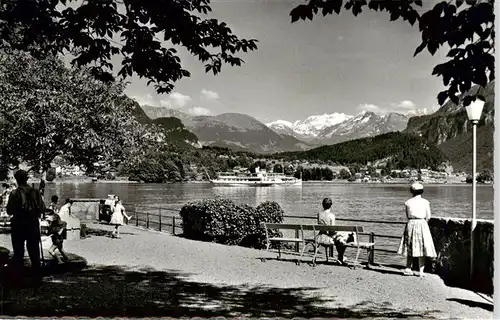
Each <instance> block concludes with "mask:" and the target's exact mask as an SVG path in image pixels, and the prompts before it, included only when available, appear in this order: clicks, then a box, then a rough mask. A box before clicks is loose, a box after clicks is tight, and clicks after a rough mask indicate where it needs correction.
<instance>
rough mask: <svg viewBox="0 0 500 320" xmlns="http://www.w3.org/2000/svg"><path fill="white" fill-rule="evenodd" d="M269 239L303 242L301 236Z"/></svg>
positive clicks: (271, 239) (270, 239)
mask: <svg viewBox="0 0 500 320" xmlns="http://www.w3.org/2000/svg"><path fill="white" fill-rule="evenodd" d="M269 241H293V242H303V240H302V239H299V238H269Z"/></svg>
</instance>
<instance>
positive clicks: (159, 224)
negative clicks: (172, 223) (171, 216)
mask: <svg viewBox="0 0 500 320" xmlns="http://www.w3.org/2000/svg"><path fill="white" fill-rule="evenodd" d="M158 231H161V208H158Z"/></svg>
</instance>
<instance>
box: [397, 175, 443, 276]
mask: <svg viewBox="0 0 500 320" xmlns="http://www.w3.org/2000/svg"><path fill="white" fill-rule="evenodd" d="M410 192H411V194H412V195H413V197H412V198H411V199H409V200H407V201H406V202H405V211H406V217H407V218H408V223H407V224H406V228H405V231H404V233H403V237H402V238H401V243H400V245H399V250H398V253H399V254H402V255H405V256H406V257H407V258H406V269H405V270H404V271H403V274H404V275H413V272H412V271H411V268H412V264H413V258H418V268H419V276H420V277H422V276H423V275H424V267H425V258H426V257H429V258H434V257H436V256H437V255H436V249H435V248H434V242H433V240H432V235H431V231H430V229H429V225H428V224H427V221H428V220H429V219H430V217H431V207H430V204H429V201H428V200H426V199H424V198H422V194H423V193H424V186H423V185H422V184H420V183H418V182H416V183H414V184H412V186H411V188H410Z"/></svg>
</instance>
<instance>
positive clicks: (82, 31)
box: [0, 0, 257, 93]
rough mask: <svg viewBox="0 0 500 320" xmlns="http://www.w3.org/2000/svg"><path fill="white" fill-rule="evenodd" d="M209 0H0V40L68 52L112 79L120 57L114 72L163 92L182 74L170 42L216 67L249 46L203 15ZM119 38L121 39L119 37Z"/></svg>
mask: <svg viewBox="0 0 500 320" xmlns="http://www.w3.org/2000/svg"><path fill="white" fill-rule="evenodd" d="M209 3H210V2H209V0H195V1H191V0H182V1H172V0H141V1H136V0H123V1H117V0H78V1H77V0H36V1H35V0H33V1H19V0H4V1H2V5H1V6H0V39H2V40H1V42H0V45H1V46H2V47H11V48H15V49H20V50H23V51H29V52H30V53H32V54H33V55H35V56H36V57H45V56H47V55H50V54H58V53H67V52H70V53H72V54H73V55H74V56H75V58H74V59H73V61H72V63H73V65H75V66H88V65H91V66H90V70H91V72H92V74H93V75H94V76H96V77H97V78H98V79H100V80H104V81H112V80H113V79H114V74H113V65H112V63H111V58H112V57H113V56H115V55H117V56H121V58H122V62H121V64H122V66H121V69H120V70H119V72H118V75H119V76H121V77H122V78H126V77H129V76H132V75H133V74H136V75H137V76H139V77H141V78H146V79H148V84H151V83H153V84H154V87H155V88H156V91H157V92H158V93H168V92H170V91H171V90H172V89H173V86H174V83H175V82H176V81H178V80H180V79H181V78H183V77H188V76H189V75H190V73H189V71H187V70H185V69H183V68H182V65H181V60H180V58H179V55H178V54H177V51H176V47H183V48H185V49H186V50H187V51H188V52H189V53H190V54H191V55H193V56H195V57H196V58H198V59H199V60H200V61H201V62H204V63H205V70H206V72H209V71H212V72H213V73H214V74H217V73H218V72H220V71H221V67H222V64H230V65H232V66H239V65H241V64H242V62H243V60H242V59H241V58H239V57H237V56H235V53H236V52H240V51H244V52H247V51H251V50H255V49H256V48H257V46H256V43H257V41H256V40H254V39H250V40H247V39H240V38H238V37H237V36H236V35H234V34H233V33H232V31H231V29H230V28H229V27H228V26H227V24H226V23H224V22H219V21H218V20H216V19H210V18H208V17H207V14H208V13H209V12H210V11H211V7H210V4H209ZM119 40H121V43H120V41H119Z"/></svg>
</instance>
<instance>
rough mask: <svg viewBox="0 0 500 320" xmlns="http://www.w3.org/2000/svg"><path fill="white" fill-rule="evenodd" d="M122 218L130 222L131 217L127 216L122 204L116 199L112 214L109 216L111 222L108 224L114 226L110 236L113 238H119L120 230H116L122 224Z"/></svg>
mask: <svg viewBox="0 0 500 320" xmlns="http://www.w3.org/2000/svg"><path fill="white" fill-rule="evenodd" d="M124 218H127V220H130V218H131V217H129V216H128V215H127V213H126V212H125V207H124V206H123V202H122V201H121V200H120V199H119V198H118V200H117V202H116V204H115V206H114V211H113V214H112V215H111V221H110V222H109V224H111V225H114V226H115V229H114V230H113V234H112V237H113V238H119V237H120V230H119V229H118V228H119V227H120V226H121V225H123V224H124Z"/></svg>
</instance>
